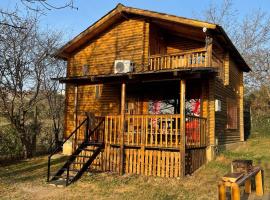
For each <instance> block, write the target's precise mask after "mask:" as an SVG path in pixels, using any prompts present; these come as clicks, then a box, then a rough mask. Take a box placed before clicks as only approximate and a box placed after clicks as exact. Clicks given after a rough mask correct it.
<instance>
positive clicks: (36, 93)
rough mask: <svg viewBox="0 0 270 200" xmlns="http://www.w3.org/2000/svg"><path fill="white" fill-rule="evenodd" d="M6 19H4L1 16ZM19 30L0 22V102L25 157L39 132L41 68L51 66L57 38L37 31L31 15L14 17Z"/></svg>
mask: <svg viewBox="0 0 270 200" xmlns="http://www.w3.org/2000/svg"><path fill="white" fill-rule="evenodd" d="M5 20H6V21H7V22H9V21H8V20H9V19H8V18H5ZM13 20H14V19H13ZM15 20H16V21H14V22H15V23H16V24H18V25H19V26H20V27H25V28H23V29H18V28H14V27H12V26H5V25H0V105H2V109H3V110H4V113H5V117H6V118H8V119H9V121H10V123H11V125H12V126H13V128H14V129H15V130H16V134H17V135H18V138H20V140H21V143H22V145H23V147H24V150H25V155H26V157H31V156H33V154H34V152H35V147H36V137H37V135H38V134H39V132H40V129H41V123H40V121H39V119H38V118H39V116H38V114H39V110H38V106H37V105H38V103H39V101H41V100H42V99H44V97H43V96H42V95H40V94H41V93H42V85H43V80H44V78H43V76H44V71H45V70H47V68H48V66H50V65H51V57H52V56H51V54H52V53H53V52H52V50H53V49H55V48H56V47H55V45H57V37H55V35H50V34H51V32H40V30H39V27H38V20H37V18H35V17H26V18H25V19H22V18H15Z"/></svg>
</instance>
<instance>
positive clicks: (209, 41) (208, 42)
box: [205, 35, 213, 67]
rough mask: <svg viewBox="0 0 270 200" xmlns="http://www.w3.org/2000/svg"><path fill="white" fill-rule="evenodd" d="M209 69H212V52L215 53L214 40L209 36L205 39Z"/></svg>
mask: <svg viewBox="0 0 270 200" xmlns="http://www.w3.org/2000/svg"><path fill="white" fill-rule="evenodd" d="M205 47H206V55H207V56H206V58H207V62H206V63H207V67H212V51H213V38H212V37H210V36H209V35H207V36H206V38H205Z"/></svg>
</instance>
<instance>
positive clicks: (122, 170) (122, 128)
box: [119, 83, 126, 175]
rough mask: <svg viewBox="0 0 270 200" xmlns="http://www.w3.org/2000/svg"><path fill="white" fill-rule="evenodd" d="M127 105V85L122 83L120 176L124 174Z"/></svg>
mask: <svg viewBox="0 0 270 200" xmlns="http://www.w3.org/2000/svg"><path fill="white" fill-rule="evenodd" d="M125 103H126V84H125V83H122V87H121V133H120V134H121V140H120V142H121V144H120V163H119V174H120V175H122V174H123V173H124V132H125V124H124V123H125Z"/></svg>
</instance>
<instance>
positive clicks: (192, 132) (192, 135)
mask: <svg viewBox="0 0 270 200" xmlns="http://www.w3.org/2000/svg"><path fill="white" fill-rule="evenodd" d="M186 138H187V143H191V144H192V143H196V142H200V123H199V121H198V120H195V121H190V122H186Z"/></svg>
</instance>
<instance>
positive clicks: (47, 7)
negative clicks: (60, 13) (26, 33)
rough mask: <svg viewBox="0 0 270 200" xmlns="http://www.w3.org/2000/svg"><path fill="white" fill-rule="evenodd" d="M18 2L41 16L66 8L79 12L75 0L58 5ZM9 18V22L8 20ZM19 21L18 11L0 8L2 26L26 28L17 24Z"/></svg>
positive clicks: (33, 0) (38, 0) (37, 0)
mask: <svg viewBox="0 0 270 200" xmlns="http://www.w3.org/2000/svg"><path fill="white" fill-rule="evenodd" d="M17 2H18V3H21V4H22V5H23V6H24V7H25V8H26V9H27V10H29V11H33V12H36V13H41V14H46V12H47V11H51V10H58V9H64V8H71V9H76V10H78V8H77V7H75V6H74V0H64V1H61V3H58V4H56V3H55V2H52V1H50V0H17ZM7 18H8V19H9V20H6V19H7ZM18 19H20V17H19V15H18V10H17V9H15V11H9V10H6V9H4V8H1V7H0V25H4V26H12V27H13V28H26V27H22V26H19V25H18V24H16V23H15V22H17V20H18Z"/></svg>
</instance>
